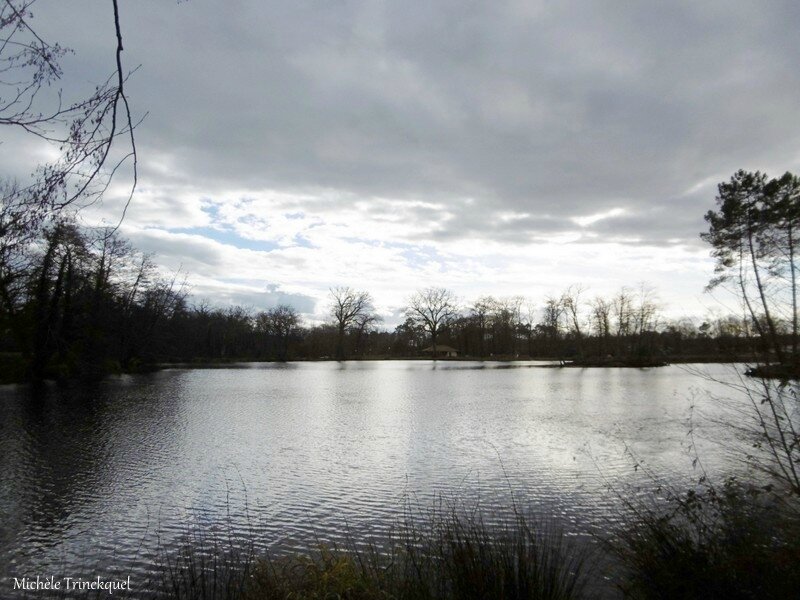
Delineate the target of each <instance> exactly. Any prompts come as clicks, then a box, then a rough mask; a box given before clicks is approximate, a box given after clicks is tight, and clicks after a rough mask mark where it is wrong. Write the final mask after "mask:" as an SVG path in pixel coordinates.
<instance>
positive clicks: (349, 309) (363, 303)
mask: <svg viewBox="0 0 800 600" xmlns="http://www.w3.org/2000/svg"><path fill="white" fill-rule="evenodd" d="M330 294H331V306H330V313H331V316H332V317H333V320H334V321H335V323H336V328H337V339H336V358H337V359H338V360H344V359H345V344H344V338H345V334H346V333H347V330H348V329H350V328H351V327H353V326H355V325H356V324H357V323H359V321H360V320H362V319H364V318H365V317H367V316H370V315H373V313H374V311H375V308H374V306H373V304H372V296H371V295H370V294H369V292H359V291H356V290H354V289H353V288H350V287H334V288H331V289H330Z"/></svg>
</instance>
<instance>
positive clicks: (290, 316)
mask: <svg viewBox="0 0 800 600" xmlns="http://www.w3.org/2000/svg"><path fill="white" fill-rule="evenodd" d="M299 325H300V315H298V314H297V311H296V310H295V309H294V308H292V307H291V306H287V305H285V304H280V305H278V306H276V307H275V308H270V309H269V310H267V311H264V312H261V313H259V314H258V315H256V330H257V331H258V332H259V333H261V334H262V335H265V336H267V337H271V338H273V339H274V341H275V346H276V349H277V352H276V354H277V357H278V360H281V361H285V360H286V359H287V358H288V355H289V341H290V339H291V337H292V335H293V334H294V333H295V332H296V331H297V328H298V326H299Z"/></svg>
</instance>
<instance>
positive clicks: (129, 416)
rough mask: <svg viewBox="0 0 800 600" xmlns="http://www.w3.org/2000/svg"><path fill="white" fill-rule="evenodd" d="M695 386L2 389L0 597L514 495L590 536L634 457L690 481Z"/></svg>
mask: <svg viewBox="0 0 800 600" xmlns="http://www.w3.org/2000/svg"><path fill="white" fill-rule="evenodd" d="M700 368H701V369H702V370H704V371H707V372H710V373H711V374H712V375H714V376H715V377H716V378H719V379H723V380H724V379H730V378H731V377H732V374H731V372H730V371H729V370H728V368H727V367H724V366H721V365H705V366H702V367H700ZM702 390H711V391H712V392H715V393H718V394H725V393H726V392H727V390H726V389H725V388H724V387H723V386H720V385H719V384H715V383H711V382H709V381H706V380H704V379H703V378H701V377H698V376H697V375H696V374H692V373H689V372H687V371H686V370H685V369H684V368H681V367H676V366H673V367H667V368H661V369H651V370H630V369H547V368H536V364H535V363H511V364H508V363H506V364H502V363H479V362H475V363H469V362H439V363H438V364H434V363H432V362H425V361H413V362H412V361H408V362H406V361H387V362H358V363H333V362H318V363H289V364H283V365H276V364H247V365H236V366H235V367H232V368H223V369H209V370H167V371H162V372H159V373H155V374H149V375H141V376H122V377H113V378H109V379H107V380H105V381H103V382H101V383H99V384H96V385H94V386H92V387H88V388H87V387H85V386H83V387H81V386H76V385H69V386H57V385H54V384H53V385H49V386H47V387H46V388H45V389H43V390H39V391H34V390H32V389H31V388H29V387H26V386H2V387H0V577H2V579H3V581H2V582H0V585H2V586H3V588H4V590H5V589H7V583H6V582H7V581H8V578H9V577H12V576H22V575H26V574H27V575H29V576H30V575H34V576H35V575H36V574H42V575H45V574H55V575H56V576H57V577H60V576H63V575H72V574H77V575H78V576H80V575H84V576H93V575H96V574H102V575H104V576H111V574H112V573H114V574H122V575H127V574H130V575H131V577H132V581H133V582H134V588H135V583H136V581H137V580H138V581H144V580H145V579H146V578H147V576H148V573H149V572H150V571H151V570H152V564H153V560H154V556H155V555H156V553H157V552H158V549H159V548H162V549H163V548H167V549H168V548H170V547H171V546H174V545H175V544H178V543H179V541H180V540H181V539H182V538H183V536H184V535H185V534H186V532H187V528H188V526H189V524H192V525H195V526H198V525H199V526H201V527H202V528H204V529H208V530H210V531H214V530H224V531H226V532H228V533H232V534H233V535H239V534H241V535H246V534H248V533H250V532H255V533H257V537H258V539H259V543H260V544H262V545H263V546H264V547H271V548H274V549H278V550H281V549H287V548H295V547H298V548H303V547H308V546H310V545H315V544H318V543H320V542H331V541H337V540H340V541H341V540H342V539H344V538H345V537H346V536H348V535H350V536H353V537H357V538H360V539H374V540H380V539H381V538H382V537H384V536H386V534H387V532H388V531H389V528H391V527H392V525H393V524H395V523H396V521H397V520H398V519H399V518H401V517H402V515H403V512H404V510H406V509H407V508H408V507H409V506H411V507H422V508H425V507H429V506H430V505H431V503H432V502H433V499H434V498H437V497H439V498H444V499H445V500H449V499H452V498H455V497H458V498H461V499H464V500H466V501H468V502H471V503H477V504H479V505H480V506H481V507H482V509H483V510H484V511H485V514H486V515H487V519H488V520H491V519H495V518H496V519H498V520H500V519H502V517H503V516H504V515H507V514H508V511H509V509H510V507H511V501H512V495H513V498H514V500H515V501H516V502H517V504H518V505H521V506H523V507H525V509H526V510H528V511H530V512H533V513H535V514H547V515H554V516H555V518H556V519H558V521H559V522H560V523H561V524H562V525H563V526H564V527H565V528H566V529H567V530H568V531H574V532H580V531H586V528H587V527H588V526H594V527H599V528H601V529H602V528H607V527H610V526H611V524H612V523H613V519H614V510H615V508H616V507H618V506H619V503H620V502H619V497H618V496H617V495H615V494H614V493H612V492H610V491H609V490H608V485H609V484H610V485H613V486H614V487H615V488H616V489H617V490H618V493H622V494H630V493H636V487H635V486H637V485H640V484H642V483H646V481H647V480H646V478H643V475H642V471H643V469H642V468H639V467H636V468H634V464H635V463H637V462H640V463H642V464H647V465H649V467H650V468H652V469H653V470H654V471H656V472H657V473H659V476H663V477H666V478H669V479H672V480H673V481H680V480H682V478H684V477H687V476H690V475H691V473H692V472H691V459H692V456H691V455H689V454H688V453H687V451H686V447H687V445H688V443H689V442H690V438H689V437H688V436H687V432H688V424H687V418H688V416H689V414H690V410H689V407H690V405H691V403H692V402H691V398H692V397H695V398H697V399H698V400H699V401H700V402H702V400H703V398H704V397H705V395H704V393H703V392H702ZM711 410H712V411H713V407H712V409H711ZM698 422H699V420H698V418H697V417H696V416H695V423H696V424H697V423H698ZM626 448H628V449H630V450H631V451H632V452H633V454H634V455H635V458H632V457H631V456H630V455H628V454H627V453H626ZM702 452H703V457H704V463H705V466H706V467H707V468H709V469H715V470H718V471H730V470H733V469H735V468H736V467H735V466H734V465H733V464H732V463H729V461H727V460H726V457H725V455H724V453H723V452H722V451H721V450H720V449H719V447H717V446H714V445H706V446H704V447H703V448H702Z"/></svg>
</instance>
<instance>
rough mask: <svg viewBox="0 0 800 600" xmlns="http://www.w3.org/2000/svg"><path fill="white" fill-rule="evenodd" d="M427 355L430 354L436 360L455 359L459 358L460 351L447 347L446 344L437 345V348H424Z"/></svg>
mask: <svg viewBox="0 0 800 600" xmlns="http://www.w3.org/2000/svg"><path fill="white" fill-rule="evenodd" d="M422 351H423V352H424V353H425V354H430V355H431V356H432V357H434V358H454V357H456V356H458V350H456V349H455V348H453V347H452V346H445V345H444V344H436V346H428V347H427V348H423V349H422Z"/></svg>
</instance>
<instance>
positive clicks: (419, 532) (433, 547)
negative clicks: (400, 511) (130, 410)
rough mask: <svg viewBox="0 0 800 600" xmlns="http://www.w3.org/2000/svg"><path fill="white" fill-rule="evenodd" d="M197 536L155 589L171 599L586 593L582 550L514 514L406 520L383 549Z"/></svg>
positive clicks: (437, 514)
mask: <svg viewBox="0 0 800 600" xmlns="http://www.w3.org/2000/svg"><path fill="white" fill-rule="evenodd" d="M207 550H208V544H207V543H204V544H198V543H197V541H196V540H195V541H194V542H193V543H191V544H189V545H187V546H186V547H185V549H184V551H183V552H181V553H180V554H179V557H178V558H177V559H175V558H173V559H170V561H169V562H168V563H167V564H166V565H165V569H164V570H163V574H164V579H163V582H162V583H163V585H162V586H161V587H162V589H164V590H165V591H166V593H167V594H168V596H169V597H171V598H178V599H202V600H207V599H228V598H231V599H240V598H241V599H245V600H273V599H275V600H277V599H281V600H285V599H292V600H301V599H308V600H312V599H328V598H330V599H334V598H340V599H346V600H362V599H364V600H366V599H372V598H378V599H381V598H383V599H409V600H416V599H431V600H434V599H436V600H439V599H441V600H446V599H465V600H470V599H476V600H477V599H492V598H509V599H531V600H539V599H541V600H569V599H573V598H585V597H588V593H587V592H588V589H589V587H588V586H589V583H590V576H591V562H590V560H589V556H588V553H587V552H588V551H587V550H586V548H585V546H582V547H580V546H578V545H577V544H574V543H572V542H571V541H570V540H569V539H568V538H567V537H565V536H564V535H563V534H562V533H561V532H560V531H559V530H558V529H557V528H556V527H554V526H543V525H541V524H538V525H537V526H534V525H533V523H532V520H531V519H528V518H525V517H523V516H521V515H519V514H516V515H515V516H514V517H513V518H512V519H511V520H510V521H506V522H505V523H504V524H502V525H497V526H490V525H487V524H486V523H485V521H484V520H483V519H482V517H481V516H480V513H477V512H474V511H473V512H470V511H458V510H455V509H453V510H449V511H447V512H441V511H434V514H431V515H429V516H427V517H425V518H423V519H412V518H408V517H407V518H406V519H405V521H404V522H403V523H402V524H400V525H399V526H398V527H397V529H396V531H395V532H394V533H393V534H392V535H391V536H390V539H388V540H387V541H386V542H385V543H383V544H381V545H376V544H366V545H361V544H359V543H358V541H357V540H352V541H350V542H348V543H347V544H345V545H343V546H335V547H318V548H316V549H314V550H311V551H308V552H305V553H301V554H291V555H284V556H279V555H269V554H267V555H264V556H260V557H256V556H255V554H254V553H252V552H251V551H250V550H249V549H247V551H245V552H241V551H240V552H239V553H238V554H237V553H236V552H230V551H229V549H228V548H222V547H217V548H216V549H215V550H216V556H215V552H207Z"/></svg>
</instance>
